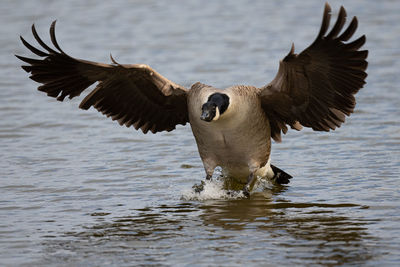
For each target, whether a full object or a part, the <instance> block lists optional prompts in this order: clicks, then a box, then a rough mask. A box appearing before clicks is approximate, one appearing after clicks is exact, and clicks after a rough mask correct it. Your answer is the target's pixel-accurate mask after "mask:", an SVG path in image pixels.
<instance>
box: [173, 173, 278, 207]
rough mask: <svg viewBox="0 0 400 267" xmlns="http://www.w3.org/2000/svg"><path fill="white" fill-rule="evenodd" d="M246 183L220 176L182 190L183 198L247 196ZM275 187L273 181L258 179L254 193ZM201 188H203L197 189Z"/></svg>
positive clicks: (211, 198) (238, 197)
mask: <svg viewBox="0 0 400 267" xmlns="http://www.w3.org/2000/svg"><path fill="white" fill-rule="evenodd" d="M243 186H244V184H241V183H238V182H235V181H234V180H232V179H230V178H227V177H219V178H217V179H213V180H211V181H202V183H201V185H194V186H193V187H192V188H190V189H185V190H183V191H182V197H181V198H182V199H183V200H198V201H205V200H216V199H240V198H245V195H244V194H243V191H242V190H241V188H243ZM272 187H273V184H272V183H271V181H269V180H266V179H260V178H259V179H257V182H256V183H255V185H254V187H253V190H252V193H254V192H262V191H265V190H270V189H271V188H272ZM199 188H201V190H200V191H199V190H196V189H199Z"/></svg>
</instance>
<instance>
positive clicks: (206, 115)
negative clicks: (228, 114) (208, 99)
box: [200, 110, 214, 122]
mask: <svg viewBox="0 0 400 267" xmlns="http://www.w3.org/2000/svg"><path fill="white" fill-rule="evenodd" d="M213 117H214V116H213V114H212V113H211V112H210V111H209V110H203V112H202V113H201V116H200V119H201V120H203V121H207V122H210V121H212V119H213Z"/></svg>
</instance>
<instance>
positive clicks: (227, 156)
mask: <svg viewBox="0 0 400 267" xmlns="http://www.w3.org/2000/svg"><path fill="white" fill-rule="evenodd" d="M330 14H331V8H330V6H329V5H328V3H326V4H325V10H324V14H323V20H322V26H321V29H320V31H319V34H318V36H317V38H316V39H315V41H314V42H313V43H312V44H311V45H310V46H309V47H308V48H306V49H305V50H304V51H303V52H301V53H300V54H295V53H294V45H292V48H291V50H290V52H289V54H288V55H287V56H285V57H284V58H283V60H281V61H280V65H279V70H278V73H277V75H276V76H275V78H274V79H273V80H272V81H271V82H270V83H269V84H267V85H265V86H264V87H261V88H256V87H253V86H242V85H239V86H232V87H229V88H226V89H224V90H220V89H217V88H214V87H212V86H209V85H205V84H202V83H199V82H198V83H195V84H194V85H192V87H191V89H190V90H188V89H187V88H185V87H183V86H181V85H178V84H176V83H174V82H172V81H170V80H168V79H167V78H165V77H163V76H162V75H161V74H159V73H158V72H156V71H155V70H154V69H152V68H151V67H149V66H148V65H144V64H133V65H122V64H119V63H117V62H116V61H115V60H114V59H113V58H112V57H111V60H112V64H102V63H96V62H91V61H86V60H81V59H76V58H73V57H70V56H69V55H67V54H66V53H65V52H64V51H63V50H62V49H61V48H60V46H59V45H58V43H57V40H56V37H55V21H54V22H53V23H52V25H51V27H50V37H51V41H52V43H53V45H54V47H55V49H54V48H50V47H49V46H48V45H46V44H45V43H44V42H43V41H42V40H41V39H40V37H39V36H38V34H37V32H36V30H35V27H34V25H33V26H32V33H33V36H34V37H35V39H36V41H37V42H38V43H39V44H40V46H41V47H42V48H43V49H44V50H43V51H42V50H39V49H37V48H35V47H34V46H32V45H31V44H29V43H28V42H26V41H25V40H24V39H23V38H22V37H21V40H22V43H23V44H24V45H25V46H26V47H27V48H28V49H29V50H30V51H32V52H33V53H34V54H36V55H37V56H39V57H41V58H42V59H32V58H27V57H22V56H18V55H16V56H17V57H18V58H19V59H20V60H22V61H24V62H26V63H28V65H27V66H22V68H23V69H24V70H25V71H26V72H28V73H29V72H30V73H31V74H32V75H31V76H30V78H31V79H32V80H34V81H36V82H39V83H41V84H42V85H41V86H39V87H38V90H40V91H43V92H46V93H47V95H48V96H51V97H55V98H57V100H59V101H63V100H64V98H65V97H66V96H68V97H69V98H73V97H76V96H79V95H80V94H81V93H82V92H83V91H84V90H85V89H86V88H88V87H89V86H90V85H92V84H93V83H96V82H98V84H97V86H96V88H95V89H94V90H93V91H92V92H90V93H89V94H88V95H87V96H86V97H85V98H84V99H83V101H82V102H81V104H80V106H79V107H80V108H82V109H89V108H90V107H91V106H93V107H94V108H96V109H97V110H98V111H100V112H101V113H103V114H104V115H106V116H108V117H111V118H112V120H116V121H118V122H119V124H120V125H125V126H126V127H130V126H133V127H135V129H139V128H140V129H141V130H142V131H143V133H147V132H148V131H151V132H152V133H157V132H161V131H172V130H173V129H175V126H176V125H177V124H182V125H185V124H186V123H187V122H189V123H190V125H191V128H192V132H193V135H194V137H195V139H196V143H197V146H198V150H199V154H200V157H201V159H202V161H203V165H204V168H205V172H206V179H207V180H209V179H211V177H212V175H213V172H214V169H215V168H216V167H217V166H220V167H222V169H223V171H224V172H226V173H227V174H229V175H231V176H234V177H238V178H240V179H242V180H244V181H245V186H244V188H243V192H244V194H245V195H247V196H249V193H250V190H251V188H252V186H253V183H254V181H255V177H256V176H262V177H267V178H271V179H274V180H275V181H276V182H278V183H288V182H289V180H288V179H289V178H291V176H290V175H288V174H286V173H285V172H283V171H282V170H280V169H279V168H277V167H275V166H273V165H271V164H270V150H271V140H270V139H271V137H272V139H274V140H275V141H277V142H280V141H281V133H284V134H285V133H286V132H287V130H288V128H287V126H290V127H291V128H293V129H295V130H301V128H302V126H305V127H311V128H312V129H313V130H316V131H329V130H334V129H335V128H336V127H340V125H341V124H342V123H343V122H344V121H345V116H346V115H347V116H349V115H350V114H351V113H352V112H353V110H354V107H355V104H356V102H355V98H354V95H355V94H356V93H357V92H358V90H359V89H360V88H362V87H363V85H364V84H365V81H364V80H365V78H366V77H367V74H366V73H365V70H366V68H367V64H368V63H367V61H366V58H367V55H368V51H367V50H361V51H360V50H359V49H360V48H361V47H362V46H363V44H364V43H365V36H364V35H363V36H361V37H360V38H358V39H356V40H355V41H352V42H347V41H348V40H349V39H350V38H351V37H352V36H353V34H354V32H355V31H356V29H357V24H358V22H357V18H356V17H354V18H353V19H352V20H351V22H350V24H349V26H348V27H347V29H346V30H344V31H343V32H342V33H341V34H340V32H341V31H342V29H343V26H344V24H345V20H346V11H345V9H344V8H343V7H341V8H340V11H339V14H338V19H337V22H336V23H335V25H334V26H333V27H332V29H331V31H330V32H329V33H327V31H328V27H329V21H330V16H331V15H330ZM339 34H340V35H339Z"/></svg>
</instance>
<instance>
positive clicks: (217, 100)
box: [200, 93, 229, 122]
mask: <svg viewBox="0 0 400 267" xmlns="http://www.w3.org/2000/svg"><path fill="white" fill-rule="evenodd" d="M228 107H229V96H228V95H226V94H222V93H214V94H211V95H210V96H209V97H208V99H207V102H206V103H204V104H203V105H202V107H201V116H200V119H201V120H203V121H206V122H211V121H216V120H218V119H219V118H220V116H221V115H222V114H224V112H225V111H226V110H227V109H228Z"/></svg>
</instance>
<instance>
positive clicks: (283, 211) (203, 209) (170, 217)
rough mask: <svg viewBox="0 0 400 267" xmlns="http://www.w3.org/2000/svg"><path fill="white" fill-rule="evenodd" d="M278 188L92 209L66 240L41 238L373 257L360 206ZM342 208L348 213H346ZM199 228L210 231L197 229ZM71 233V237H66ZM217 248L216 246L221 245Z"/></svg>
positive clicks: (83, 245)
mask: <svg viewBox="0 0 400 267" xmlns="http://www.w3.org/2000/svg"><path fill="white" fill-rule="evenodd" d="M282 190H285V188H284V187H280V188H274V190H270V191H264V192H260V193H255V194H254V195H252V198H251V199H237V200H208V201H205V202H183V203H182V202H179V203H177V204H176V205H160V206H155V207H147V208H144V209H136V210H133V211H132V215H128V216H123V217H112V214H109V213H93V214H91V216H93V217H94V219H95V223H94V224H93V225H85V226H82V228H83V230H82V231H79V232H68V233H65V234H64V235H63V237H62V239H67V240H69V241H68V242H67V243H65V241H55V240H49V243H48V246H47V247H48V248H49V249H48V251H47V253H48V254H52V253H54V252H56V251H58V253H59V251H60V246H61V247H63V250H64V251H65V250H68V251H73V253H85V251H86V253H87V252H88V251H91V250H92V248H93V247H96V250H100V251H101V250H104V251H105V253H106V252H107V251H110V250H111V251H113V252H114V253H115V252H116V251H118V248H121V247H130V246H132V249H134V251H135V252H134V254H135V259H138V257H139V258H140V257H144V255H147V256H149V255H152V257H156V258H157V257H158V259H159V258H160V257H161V256H163V257H167V256H168V255H169V254H171V252H172V251H173V249H172V248H171V246H175V245H176V246H179V243H180V242H183V243H185V242H186V243H187V242H188V240H191V242H204V243H205V244H207V246H210V247H213V248H221V247H226V246H229V244H249V243H251V246H244V247H243V248H241V249H242V250H244V251H246V250H249V251H248V252H249V253H250V251H253V252H254V251H255V250H260V251H261V252H262V251H264V252H266V251H267V250H268V251H270V250H274V249H276V250H279V251H281V253H282V255H281V257H282V260H286V262H288V260H289V262H290V260H293V261H294V262H296V261H298V260H301V262H302V263H303V264H304V263H307V262H310V263H319V264H323V265H332V264H344V263H353V264H354V263H362V262H364V261H366V260H368V259H370V258H372V257H373V253H372V251H371V250H370V249H369V247H368V241H369V240H373V239H376V238H375V237H373V236H371V234H369V233H368V232H367V228H368V225H369V224H371V223H372V222H371V221H367V220H363V219H362V218H361V219H360V218H357V213H358V212H357V211H358V210H360V209H365V208H368V207H362V206H359V205H357V204H326V203H293V202H289V201H285V200H284V199H279V200H277V199H276V198H277V197H278V198H279V192H281V191H282ZM344 214H347V215H348V214H354V217H353V218H352V217H349V216H346V215H344ZM201 227H203V228H204V227H205V228H209V229H211V230H210V231H209V232H207V231H202V232H201V233H200V232H199V231H198V229H199V228H201ZM277 237H278V238H277ZM71 238H73V239H74V240H75V242H73V243H71V242H70V239H71ZM162 244H165V246H163V245H162ZM196 244H197V245H196V249H195V248H194V247H193V249H195V252H193V253H195V254H193V256H192V259H193V260H194V259H195V258H197V257H199V259H200V258H201V257H202V256H204V255H207V254H205V253H206V251H207V250H203V249H201V248H199V246H198V243H196ZM54 247H55V249H53V248H54ZM155 248H156V249H155ZM186 249H187V248H186ZM231 252H232V251H230V252H229V253H231ZM187 253H188V252H187ZM221 253H224V252H223V249H222V250H221ZM260 255H264V254H259V256H258V258H257V257H253V258H252V260H250V262H253V263H256V262H259V261H260V262H261V261H262V260H264V259H263V256H260ZM53 256H54V255H53ZM53 256H52V257H53ZM131 256H132V255H130V256H127V255H123V256H122V257H131ZM199 259H198V260H199ZM142 260H145V259H144V258H143V259H142Z"/></svg>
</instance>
